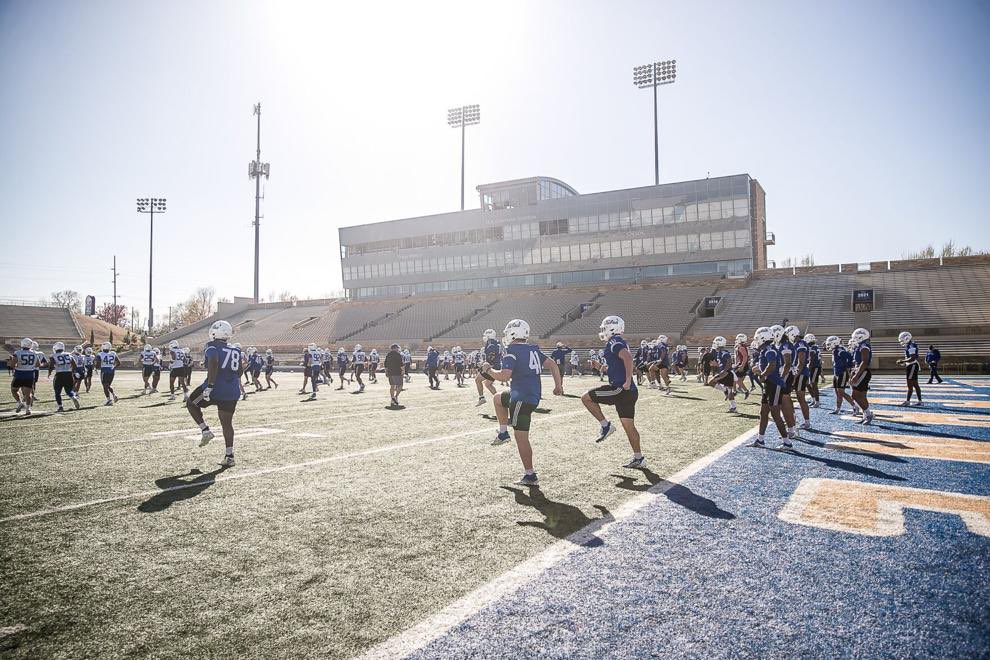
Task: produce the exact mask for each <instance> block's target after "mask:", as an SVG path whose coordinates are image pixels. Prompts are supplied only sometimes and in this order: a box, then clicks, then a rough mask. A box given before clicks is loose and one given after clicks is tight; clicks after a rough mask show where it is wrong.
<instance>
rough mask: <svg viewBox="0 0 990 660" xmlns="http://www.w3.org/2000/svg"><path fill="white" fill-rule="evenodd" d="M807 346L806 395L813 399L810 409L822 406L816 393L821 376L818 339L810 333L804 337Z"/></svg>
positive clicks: (820, 398) (817, 392)
mask: <svg viewBox="0 0 990 660" xmlns="http://www.w3.org/2000/svg"><path fill="white" fill-rule="evenodd" d="M804 341H805V342H807V344H808V394H810V395H811V398H812V399H813V401H812V403H811V407H812V408H817V407H818V406H820V405H821V404H822V395H821V392H819V391H818V379H819V378H820V377H821V375H822V353H821V350H819V348H818V337H816V336H814V335H813V334H811V333H810V332H809V333H808V334H806V335H805V336H804Z"/></svg>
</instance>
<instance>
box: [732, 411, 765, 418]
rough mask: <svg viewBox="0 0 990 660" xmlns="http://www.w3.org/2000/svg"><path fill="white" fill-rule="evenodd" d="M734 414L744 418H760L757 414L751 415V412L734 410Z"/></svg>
mask: <svg viewBox="0 0 990 660" xmlns="http://www.w3.org/2000/svg"><path fill="white" fill-rule="evenodd" d="M735 415H736V417H745V418H746V419H759V418H760V416H759V415H753V414H750V413H744V412H739V411H738V410H737V411H736V412H735Z"/></svg>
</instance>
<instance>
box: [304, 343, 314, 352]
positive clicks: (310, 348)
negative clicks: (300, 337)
mask: <svg viewBox="0 0 990 660" xmlns="http://www.w3.org/2000/svg"><path fill="white" fill-rule="evenodd" d="M306 348H307V349H308V350H310V351H315V350H316V344H310V345H309V346H307V347H306Z"/></svg>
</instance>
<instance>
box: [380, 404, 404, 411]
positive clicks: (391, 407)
mask: <svg viewBox="0 0 990 660" xmlns="http://www.w3.org/2000/svg"><path fill="white" fill-rule="evenodd" d="M405 409H406V407H405V406H404V405H402V404H401V403H400V404H399V405H397V406H393V405H391V404H390V405H387V406H385V410H405Z"/></svg>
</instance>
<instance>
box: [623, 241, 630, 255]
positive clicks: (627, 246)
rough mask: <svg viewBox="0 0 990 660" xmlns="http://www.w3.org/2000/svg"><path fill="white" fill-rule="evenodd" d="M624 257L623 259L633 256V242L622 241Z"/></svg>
mask: <svg viewBox="0 0 990 660" xmlns="http://www.w3.org/2000/svg"><path fill="white" fill-rule="evenodd" d="M622 256H623V257H631V256H632V241H622Z"/></svg>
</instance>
